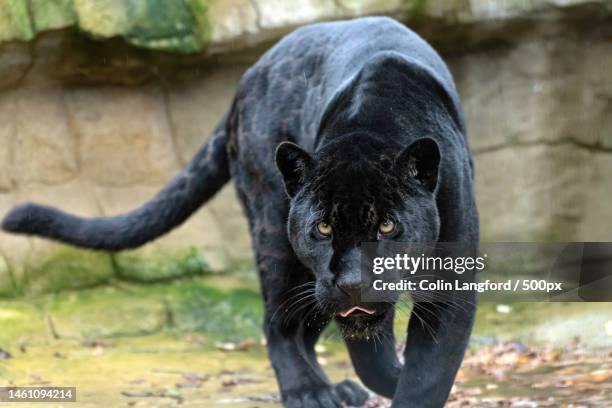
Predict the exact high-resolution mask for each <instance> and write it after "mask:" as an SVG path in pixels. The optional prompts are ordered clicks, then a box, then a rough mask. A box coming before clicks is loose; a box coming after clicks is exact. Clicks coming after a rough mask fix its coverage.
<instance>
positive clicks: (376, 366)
mask: <svg viewBox="0 0 612 408" xmlns="http://www.w3.org/2000/svg"><path fill="white" fill-rule="evenodd" d="M381 328H382V331H381V332H380V333H379V334H380V335H379V336H377V337H376V338H374V337H370V338H369V339H351V338H348V339H346V340H345V342H346V346H347V348H348V351H349V355H350V356H351V361H352V362H353V367H354V368H355V371H356V372H357V375H358V376H359V378H360V379H361V381H362V382H363V383H364V384H365V386H366V387H368V388H369V389H371V390H372V391H374V392H375V393H377V394H379V395H382V396H384V397H387V398H392V397H393V394H394V393H395V388H396V386H397V381H398V378H399V374H400V371H401V369H402V366H401V364H400V362H399V360H398V358H397V354H396V352H395V338H394V336H393V313H392V312H390V313H389V315H388V316H387V319H386V320H385V322H384V325H383V326H382V327H381Z"/></svg>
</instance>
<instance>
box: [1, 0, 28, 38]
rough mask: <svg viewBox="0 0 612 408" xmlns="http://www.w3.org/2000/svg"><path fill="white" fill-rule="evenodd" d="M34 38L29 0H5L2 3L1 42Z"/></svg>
mask: <svg viewBox="0 0 612 408" xmlns="http://www.w3.org/2000/svg"><path fill="white" fill-rule="evenodd" d="M33 38H34V30H33V29H32V24H31V22H30V15H29V11H28V2H27V0H4V1H3V2H2V3H0V43H2V42H6V41H13V40H22V41H28V40H31V39H33Z"/></svg>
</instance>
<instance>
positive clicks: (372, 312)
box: [340, 306, 376, 317]
mask: <svg viewBox="0 0 612 408" xmlns="http://www.w3.org/2000/svg"><path fill="white" fill-rule="evenodd" d="M356 311H360V312H364V313H367V314H369V315H373V314H374V313H376V312H375V311H374V310H372V309H366V308H365V307H360V306H353V307H351V308H350V309H348V310H344V311H342V312H340V316H342V317H347V316H349V315H350V314H351V313H353V312H356Z"/></svg>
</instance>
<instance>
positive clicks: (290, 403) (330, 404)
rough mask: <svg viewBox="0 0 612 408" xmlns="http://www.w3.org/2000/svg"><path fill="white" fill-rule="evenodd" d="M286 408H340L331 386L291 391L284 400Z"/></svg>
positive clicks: (335, 393)
mask: <svg viewBox="0 0 612 408" xmlns="http://www.w3.org/2000/svg"><path fill="white" fill-rule="evenodd" d="M284 402H285V407H286V408H341V407H342V400H341V399H340V397H339V395H338V393H337V392H336V390H335V388H334V387H333V386H331V385H321V386H319V387H312V388H305V389H302V390H298V391H292V392H289V393H288V394H287V396H286V397H285V398H284Z"/></svg>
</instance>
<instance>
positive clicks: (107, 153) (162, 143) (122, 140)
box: [66, 86, 179, 186]
mask: <svg viewBox="0 0 612 408" xmlns="http://www.w3.org/2000/svg"><path fill="white" fill-rule="evenodd" d="M66 96H67V98H66V100H67V104H68V110H69V115H70V118H71V121H72V125H73V126H74V132H75V133H76V134H77V135H78V138H79V149H78V155H79V163H80V166H81V171H82V174H83V176H84V177H85V178H86V179H89V180H90V182H92V183H94V184H97V185H103V186H130V185H132V186H133V185H137V184H145V185H146V184H150V183H159V182H165V181H167V180H168V175H169V174H173V173H176V172H178V169H179V166H178V163H177V160H176V153H175V147H174V141H173V138H172V135H171V130H170V129H169V127H168V120H167V116H166V109H165V106H164V97H163V94H162V91H161V89H160V88H159V87H156V86H154V87H144V88H141V89H140V90H139V91H138V92H133V91H132V90H131V89H130V88H125V87H104V88H89V87H79V88H75V89H73V90H72V92H69V93H68V94H67V95H66ZM126 143H127V144H129V146H130V148H128V149H126V148H125V145H126Z"/></svg>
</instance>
